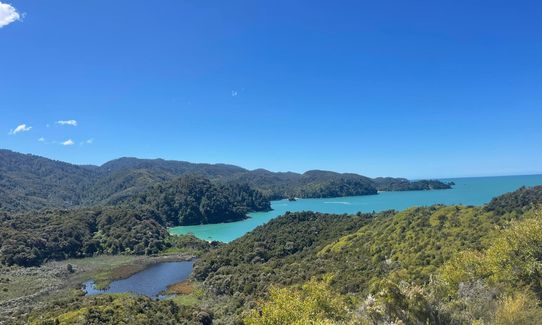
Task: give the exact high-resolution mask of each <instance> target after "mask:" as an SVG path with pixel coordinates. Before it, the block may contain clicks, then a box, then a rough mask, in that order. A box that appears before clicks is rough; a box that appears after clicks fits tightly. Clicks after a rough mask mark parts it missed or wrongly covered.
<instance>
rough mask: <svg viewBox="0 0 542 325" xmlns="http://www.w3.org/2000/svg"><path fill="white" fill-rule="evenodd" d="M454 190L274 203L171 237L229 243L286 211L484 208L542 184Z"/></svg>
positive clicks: (482, 181)
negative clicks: (234, 219) (188, 236)
mask: <svg viewBox="0 0 542 325" xmlns="http://www.w3.org/2000/svg"><path fill="white" fill-rule="evenodd" d="M443 181H453V182H455V184H456V185H455V186H454V187H453V188H452V189H450V190H434V191H408V192H382V193H379V194H378V195H366V196H351V197H340V198H333V199H300V200H297V201H295V202H290V201H288V200H281V201H273V202H271V207H272V208H273V211H269V212H255V213H250V214H249V216H250V218H249V219H247V220H243V221H238V222H231V223H221V224H212V225H199V226H184V227H175V228H170V232H171V233H172V234H188V233H192V234H194V235H195V236H196V237H198V238H201V239H205V240H217V241H221V242H230V241H232V240H234V239H236V238H239V237H241V236H243V235H244V234H245V233H247V232H249V231H251V230H252V229H254V228H256V227H257V226H259V225H262V224H264V223H266V222H268V221H269V220H271V219H273V218H276V217H277V216H280V215H282V214H284V213H285V212H286V211H291V212H295V211H309V210H310V211H318V212H326V213H356V212H358V211H362V212H372V211H384V210H390V209H395V210H403V209H405V208H409V207H412V206H427V205H433V204H438V203H441V204H463V205H481V204H484V203H487V202H489V201H490V200H491V199H492V198H493V197H495V196H498V195H501V194H503V193H506V192H511V191H514V190H516V189H518V188H519V187H521V186H534V185H541V184H542V175H529V176H502V177H475V178H474V177H473V178H451V179H443Z"/></svg>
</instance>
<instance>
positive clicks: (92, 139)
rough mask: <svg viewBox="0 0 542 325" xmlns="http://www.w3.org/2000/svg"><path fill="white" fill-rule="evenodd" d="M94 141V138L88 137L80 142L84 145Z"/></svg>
mask: <svg viewBox="0 0 542 325" xmlns="http://www.w3.org/2000/svg"><path fill="white" fill-rule="evenodd" d="M93 142H94V138H90V139H87V140H85V141H83V142H81V143H80V145H81V146H84V145H86V144H92V143H93Z"/></svg>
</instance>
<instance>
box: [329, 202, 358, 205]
mask: <svg viewBox="0 0 542 325" xmlns="http://www.w3.org/2000/svg"><path fill="white" fill-rule="evenodd" d="M324 203H325V204H345V205H351V204H352V203H350V202H331V201H330V202H324Z"/></svg>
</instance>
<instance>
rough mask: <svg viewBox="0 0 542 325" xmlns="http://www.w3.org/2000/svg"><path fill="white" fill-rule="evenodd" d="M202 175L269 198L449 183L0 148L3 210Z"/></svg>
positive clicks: (102, 200)
mask: <svg viewBox="0 0 542 325" xmlns="http://www.w3.org/2000/svg"><path fill="white" fill-rule="evenodd" d="M190 174H193V175H200V176H203V177H206V178H208V179H209V180H211V181H212V182H217V183H238V184H247V185H249V186H250V187H252V188H254V189H257V190H259V191H261V192H262V193H263V194H264V195H265V196H266V197H267V198H268V199H283V198H288V197H301V198H311V197H314V198H324V197H341V196H355V195H371V194H377V192H378V191H403V190H429V189H447V188H450V185H449V184H445V183H443V182H440V181H434V180H431V181H425V180H422V181H408V180H406V179H404V178H374V179H372V178H369V177H365V176H361V175H358V174H353V173H344V174H341V173H336V172H332V171H323V170H310V171H307V172H305V173H303V174H299V173H294V172H271V171H268V170H265V169H255V170H248V169H245V168H242V167H238V166H234V165H228V164H206V163H190V162H186V161H175V160H164V159H139V158H133V157H123V158H119V159H115V160H111V161H109V162H106V163H104V164H103V165H101V166H93V165H74V164H70V163H66V162H61V161H57V160H52V159H48V158H44V157H40V156H35V155H31V154H22V153H17V152H14V151H10V150H5V149H0V195H1V197H0V210H6V211H26V210H33V209H41V208H48V207H55V208H70V207H77V206H88V205H95V204H115V203H117V202H120V201H123V200H126V199H127V198H129V197H131V196H133V195H136V194H140V193H142V192H144V191H145V190H146V189H148V188H149V187H151V186H153V185H156V184H157V183H160V182H165V181H169V180H172V179H175V178H178V177H180V176H182V175H190Z"/></svg>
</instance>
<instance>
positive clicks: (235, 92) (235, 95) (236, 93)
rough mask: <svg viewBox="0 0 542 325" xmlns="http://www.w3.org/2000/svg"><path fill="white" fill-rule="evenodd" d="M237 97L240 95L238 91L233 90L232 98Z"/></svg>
mask: <svg viewBox="0 0 542 325" xmlns="http://www.w3.org/2000/svg"><path fill="white" fill-rule="evenodd" d="M237 95H239V93H238V92H237V90H232V91H231V97H237Z"/></svg>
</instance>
